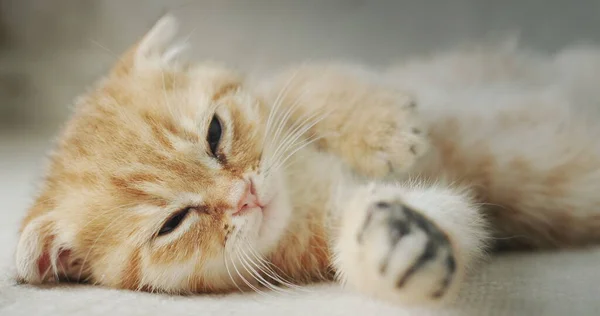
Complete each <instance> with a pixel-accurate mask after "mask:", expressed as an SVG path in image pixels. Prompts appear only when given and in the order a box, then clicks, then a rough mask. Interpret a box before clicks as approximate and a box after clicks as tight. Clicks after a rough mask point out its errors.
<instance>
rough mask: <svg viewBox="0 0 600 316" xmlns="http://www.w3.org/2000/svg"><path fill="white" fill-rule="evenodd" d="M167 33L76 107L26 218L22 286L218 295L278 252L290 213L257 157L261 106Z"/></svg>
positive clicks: (261, 151) (272, 171)
mask: <svg viewBox="0 0 600 316" xmlns="http://www.w3.org/2000/svg"><path fill="white" fill-rule="evenodd" d="M175 24H176V23H175V21H174V19H173V18H172V17H165V18H163V19H161V20H160V21H159V22H158V23H157V24H156V26H155V27H154V28H153V29H152V30H151V31H150V32H149V33H148V34H147V35H146V36H145V37H144V38H143V39H142V40H141V41H140V42H139V43H138V44H137V45H135V46H134V47H133V48H132V49H131V50H130V51H129V52H128V53H126V54H125V55H124V56H123V57H122V58H121V60H120V61H119V63H118V64H117V65H116V66H115V68H114V69H113V71H112V72H111V73H110V75H109V76H107V78H106V79H105V80H103V81H102V82H100V83H99V84H98V85H97V86H96V87H95V88H94V89H93V90H92V91H90V92H89V93H88V94H86V95H85V96H84V97H83V98H81V100H80V101H79V102H78V103H79V104H78V105H77V109H76V112H75V114H74V116H73V118H72V119H71V121H70V122H69V123H68V125H67V127H66V129H65V131H64V133H63V135H62V136H61V138H60V139H59V143H58V148H57V149H56V151H55V152H54V154H53V155H52V156H51V162H50V167H49V171H48V174H47V177H46V178H45V180H44V182H43V185H42V190H41V193H40V195H39V197H38V199H37V200H36V202H35V204H34V205H33V207H32V208H31V209H30V210H29V212H28V214H27V217H26V218H25V220H24V222H23V226H22V231H21V237H20V241H19V244H18V248H17V253H16V263H17V270H18V275H19V277H20V278H21V279H22V280H24V281H25V282H29V283H41V282H46V281H51V280H58V279H70V280H79V281H85V280H88V281H90V282H93V283H99V284H103V285H107V286H112V287H121V288H130V289H148V290H158V291H167V292H185V291H217V290H227V289H231V288H234V287H235V286H236V283H237V285H240V284H242V283H241V282H239V280H238V281H237V282H236V281H235V279H236V278H237V276H238V274H244V271H239V270H240V268H239V264H237V263H236V261H239V260H248V259H247V258H248V256H254V255H267V254H268V253H269V252H271V251H273V250H274V249H275V247H276V246H277V244H278V241H279V240H280V239H281V237H282V235H283V232H284V231H285V230H286V226H287V225H288V223H289V221H290V214H291V212H290V205H289V200H288V197H287V195H286V190H285V183H284V180H283V177H282V175H281V174H280V173H279V172H278V171H277V168H276V167H274V161H273V160H272V159H268V158H269V157H273V156H275V155H271V154H268V153H267V152H265V148H266V147H265V134H266V133H267V129H268V125H269V124H267V122H266V121H267V118H268V117H269V115H270V112H269V107H267V106H266V105H265V104H264V103H263V102H262V101H261V100H260V99H258V98H257V97H255V96H253V95H252V93H251V92H250V91H248V88H247V87H245V85H244V82H243V81H242V79H241V78H240V77H238V76H237V75H236V74H235V73H233V72H231V71H229V70H227V69H224V68H221V67H218V66H215V65H207V64H201V65H189V64H182V63H181V62H180V61H179V60H178V58H177V57H176V56H177V53H178V52H179V46H173V45H170V42H171V41H172V38H173V35H174V33H175V29H176V25H175ZM271 125H272V124H271ZM267 156H268V157H267ZM271 167H272V168H271ZM239 251H243V252H242V253H239ZM236 270H237V271H236ZM232 279H233V280H232Z"/></svg>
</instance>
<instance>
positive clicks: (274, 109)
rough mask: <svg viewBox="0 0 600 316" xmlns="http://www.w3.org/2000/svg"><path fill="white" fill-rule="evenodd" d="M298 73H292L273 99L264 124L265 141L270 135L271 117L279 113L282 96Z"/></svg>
mask: <svg viewBox="0 0 600 316" xmlns="http://www.w3.org/2000/svg"><path fill="white" fill-rule="evenodd" d="M299 71H300V69H298V70H296V72H294V74H293V75H292V76H291V77H290V78H289V79H288V81H287V82H286V83H285V85H284V86H283V88H282V89H281V91H279V94H278V95H277V97H276V98H275V101H274V102H273V107H272V108H271V111H270V112H269V116H268V118H267V124H266V125H267V126H266V128H265V139H266V137H267V135H269V134H270V133H271V124H272V123H273V117H274V116H275V114H276V113H277V112H278V111H279V107H280V106H281V103H282V99H283V96H284V94H285V93H287V91H288V88H289V87H290V86H291V84H292V82H293V81H294V79H296V76H297V75H298V72H299ZM263 141H264V139H263Z"/></svg>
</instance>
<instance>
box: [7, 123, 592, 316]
mask: <svg viewBox="0 0 600 316" xmlns="http://www.w3.org/2000/svg"><path fill="white" fill-rule="evenodd" d="M47 146H48V144H47V142H46V141H44V140H40V138H37V137H31V136H27V135H22V136H20V137H19V138H15V137H10V138H3V139H0V201H1V202H2V208H1V209H0V245H1V246H0V315H87V316H92V315H286V316H293V315H311V316H312V315H329V316H334V315H378V316H385V315H600V294H599V290H598V284H600V272H599V269H598V268H597V266H598V263H599V262H600V248H597V249H589V250H579V251H569V252H566V251H565V252H560V253H536V254H511V255H505V256H502V257H497V258H492V259H490V262H489V263H488V264H486V265H485V266H484V267H483V268H482V269H481V271H479V272H478V273H477V274H476V275H475V276H474V277H473V278H472V280H470V281H469V283H468V284H467V285H466V286H465V287H464V289H463V291H462V293H461V297H460V300H459V301H458V302H457V303H456V304H454V305H453V306H448V307H442V308H437V309H434V308H403V307H399V306H393V305H391V304H387V303H383V302H377V301H373V300H370V299H367V298H364V297H360V296H357V295H354V294H352V293H349V292H347V291H344V290H342V289H340V288H339V287H338V286H336V285H335V284H321V285H316V286H312V287H308V288H307V289H306V292H299V293H296V294H286V295H276V294H274V293H266V294H264V295H259V294H235V295H225V296H192V297H181V296H166V295H158V294H149V293H134V292H129V291H117V290H111V289H104V288H99V287H89V286H82V285H76V286H58V287H43V288H39V287H32V286H28V285H17V284H16V283H15V280H14V268H13V252H14V248H15V244H16V242H17V228H18V223H19V220H20V219H21V217H22V216H23V214H24V211H25V209H26V207H27V206H28V203H29V202H30V199H31V194H32V193H33V192H34V188H35V187H34V181H35V179H36V177H38V176H39V174H40V173H39V172H40V169H41V167H42V164H41V162H42V160H41V158H42V155H43V152H44V150H45V148H47Z"/></svg>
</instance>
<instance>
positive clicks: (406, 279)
mask: <svg viewBox="0 0 600 316" xmlns="http://www.w3.org/2000/svg"><path fill="white" fill-rule="evenodd" d="M369 200H370V201H369V202H368V203H367V204H365V205H363V207H364V208H365V209H364V210H363V211H364V212H363V214H364V215H363V216H362V218H361V219H360V220H359V221H356V223H355V224H354V225H353V226H354V227H352V230H353V231H354V236H342V237H346V238H347V239H353V240H347V241H345V244H344V245H342V246H343V247H344V248H345V249H342V251H345V253H344V254H343V258H341V259H342V260H344V261H345V262H344V263H343V264H344V268H345V269H344V274H345V279H346V282H347V284H348V285H350V286H351V287H353V288H355V289H357V290H359V291H361V292H365V293H367V294H370V295H373V296H375V297H379V298H382V299H386V300H389V301H394V302H402V303H421V302H437V301H440V300H442V299H443V298H445V297H446V296H447V294H448V293H449V292H454V291H450V290H451V289H454V288H455V287H454V284H456V283H457V279H459V277H458V275H457V274H458V273H457V271H458V268H459V267H458V264H459V262H457V258H456V255H455V252H454V249H453V245H452V243H451V242H450V240H449V238H448V236H447V234H446V233H445V232H444V231H443V230H442V229H441V228H440V227H439V226H438V225H436V224H435V223H434V222H433V221H431V220H430V219H428V218H426V217H425V216H423V215H422V214H421V213H420V212H419V211H418V210H415V209H413V208H411V207H408V206H407V205H405V204H404V203H403V202H402V201H401V200H400V199H397V198H382V197H378V196H376V195H375V194H374V196H373V197H371V198H370V199H369ZM347 235H348V234H347ZM348 237H350V238H348Z"/></svg>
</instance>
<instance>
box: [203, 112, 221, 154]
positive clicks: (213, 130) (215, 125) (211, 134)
mask: <svg viewBox="0 0 600 316" xmlns="http://www.w3.org/2000/svg"><path fill="white" fill-rule="evenodd" d="M222 132H223V131H222V129H221V122H220V121H219V117H217V115H215V116H213V118H212V120H211V121H210V125H209V126H208V134H207V135H206V141H207V142H208V146H209V147H210V152H211V153H212V155H213V156H215V157H217V149H218V147H219V141H220V140H221V133H222Z"/></svg>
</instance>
